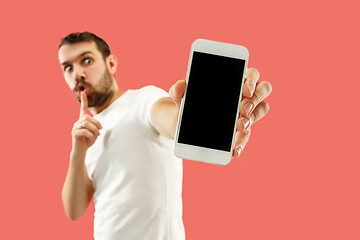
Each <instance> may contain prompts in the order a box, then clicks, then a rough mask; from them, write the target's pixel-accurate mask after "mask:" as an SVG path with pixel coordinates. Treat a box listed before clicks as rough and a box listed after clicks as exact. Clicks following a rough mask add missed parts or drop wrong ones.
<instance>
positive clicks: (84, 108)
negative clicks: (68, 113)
mask: <svg viewBox="0 0 360 240" xmlns="http://www.w3.org/2000/svg"><path fill="white" fill-rule="evenodd" d="M80 99H81V107H80V117H82V116H85V115H86V111H87V109H88V101H87V96H86V93H85V91H81V92H80Z"/></svg>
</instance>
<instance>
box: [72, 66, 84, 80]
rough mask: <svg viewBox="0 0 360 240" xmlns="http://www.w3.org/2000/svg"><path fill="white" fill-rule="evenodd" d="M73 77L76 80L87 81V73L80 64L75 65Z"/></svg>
mask: <svg viewBox="0 0 360 240" xmlns="http://www.w3.org/2000/svg"><path fill="white" fill-rule="evenodd" d="M73 78H74V79H75V81H76V82H79V81H85V79H86V73H85V71H84V69H82V68H81V67H80V66H74V69H73Z"/></svg>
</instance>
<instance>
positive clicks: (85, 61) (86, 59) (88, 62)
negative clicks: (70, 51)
mask: <svg viewBox="0 0 360 240" xmlns="http://www.w3.org/2000/svg"><path fill="white" fill-rule="evenodd" d="M84 63H86V64H90V63H92V60H91V59H90V58H85V59H84Z"/></svg>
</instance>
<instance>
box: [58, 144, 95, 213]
mask: <svg viewBox="0 0 360 240" xmlns="http://www.w3.org/2000/svg"><path fill="white" fill-rule="evenodd" d="M84 159H85V153H81V154H79V153H76V152H75V151H72V153H71V155H70V164H69V169H68V172H67V175H66V179H65V183H64V186H63V190H62V200H63V204H64V208H65V211H66V214H67V216H68V217H69V218H70V219H72V220H76V219H78V218H79V217H81V216H82V215H83V214H84V212H85V210H86V208H87V207H88V205H89V203H90V201H91V199H92V194H93V190H92V189H93V187H92V185H91V181H90V180H89V179H88V176H87V172H86V166H85V163H84ZM89 189H91V190H92V191H90V192H89V191H88V190H89Z"/></svg>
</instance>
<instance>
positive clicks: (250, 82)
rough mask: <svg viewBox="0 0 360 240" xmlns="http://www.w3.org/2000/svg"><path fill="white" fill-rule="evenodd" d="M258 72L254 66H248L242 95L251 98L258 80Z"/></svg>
mask: <svg viewBox="0 0 360 240" xmlns="http://www.w3.org/2000/svg"><path fill="white" fill-rule="evenodd" d="M259 78H260V73H259V71H258V70H257V69H256V68H249V69H248V70H247V71H246V78H245V81H244V87H243V95H244V97H247V98H251V97H252V96H253V94H254V91H255V88H256V83H257V81H259Z"/></svg>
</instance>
